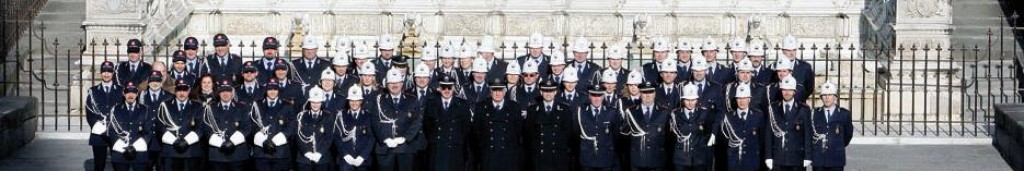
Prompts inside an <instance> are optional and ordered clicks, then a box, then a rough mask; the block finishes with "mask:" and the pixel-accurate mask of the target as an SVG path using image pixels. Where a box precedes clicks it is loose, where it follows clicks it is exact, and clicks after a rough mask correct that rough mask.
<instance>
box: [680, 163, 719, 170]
mask: <svg viewBox="0 0 1024 171" xmlns="http://www.w3.org/2000/svg"><path fill="white" fill-rule="evenodd" d="M710 170H711V167H710V165H707V164H702V165H696V166H680V165H676V171H710Z"/></svg>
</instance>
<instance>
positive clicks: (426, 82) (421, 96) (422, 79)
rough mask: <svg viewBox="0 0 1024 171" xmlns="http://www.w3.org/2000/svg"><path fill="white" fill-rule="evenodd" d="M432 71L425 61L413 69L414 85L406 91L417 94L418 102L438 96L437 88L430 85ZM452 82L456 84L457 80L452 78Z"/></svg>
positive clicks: (424, 101) (421, 102)
mask: <svg viewBox="0 0 1024 171" xmlns="http://www.w3.org/2000/svg"><path fill="white" fill-rule="evenodd" d="M430 73H431V71H430V68H429V67H427V65H426V64H423V63H420V64H419V65H416V70H415V71H413V86H412V87H409V89H408V90H406V93H408V94H412V95H415V96H416V103H419V104H425V103H426V102H427V100H429V99H431V98H434V97H437V96H438V95H437V94H438V93H439V92H438V91H437V89H435V88H434V87H431V86H430V80H431V77H430ZM443 75H444V74H443ZM439 76H440V75H439ZM442 77H443V76H442ZM452 79H454V78H452ZM452 82H453V83H452V84H454V82H455V80H452Z"/></svg>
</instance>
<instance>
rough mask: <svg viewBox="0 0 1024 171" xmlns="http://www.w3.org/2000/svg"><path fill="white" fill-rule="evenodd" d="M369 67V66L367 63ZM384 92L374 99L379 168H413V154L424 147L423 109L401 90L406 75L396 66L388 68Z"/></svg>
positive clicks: (402, 169)
mask: <svg viewBox="0 0 1024 171" xmlns="http://www.w3.org/2000/svg"><path fill="white" fill-rule="evenodd" d="M368 66H370V65H368ZM386 81H387V92H386V94H381V95H378V96H377V97H376V100H374V101H375V102H376V103H377V104H375V107H376V108H377V110H378V113H377V117H378V118H377V122H376V123H374V126H373V127H374V134H376V136H377V149H376V150H375V151H374V152H375V153H376V155H377V163H378V164H379V165H380V166H379V167H380V169H381V170H388V171H391V170H401V171H407V170H414V169H415V168H416V165H415V164H416V163H415V162H416V161H415V159H416V154H417V152H419V151H420V150H421V149H423V147H425V146H426V142H425V141H426V140H425V139H424V138H423V137H422V136H421V135H420V134H421V133H422V132H423V131H422V127H423V117H422V113H421V112H422V111H420V109H421V108H420V106H418V105H417V104H416V99H415V97H414V96H412V95H409V94H405V93H403V90H404V89H403V88H402V86H404V82H405V76H404V74H403V73H402V71H400V70H399V69H392V70H389V71H387V79H386Z"/></svg>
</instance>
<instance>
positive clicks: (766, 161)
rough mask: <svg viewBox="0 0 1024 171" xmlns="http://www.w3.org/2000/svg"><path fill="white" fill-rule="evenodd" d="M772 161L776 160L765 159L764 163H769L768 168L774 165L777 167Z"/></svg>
mask: <svg viewBox="0 0 1024 171" xmlns="http://www.w3.org/2000/svg"><path fill="white" fill-rule="evenodd" d="M772 162H775V161H774V160H772V159H768V160H764V164H765V165H768V169H772V168H773V167H775V166H773V165H772Z"/></svg>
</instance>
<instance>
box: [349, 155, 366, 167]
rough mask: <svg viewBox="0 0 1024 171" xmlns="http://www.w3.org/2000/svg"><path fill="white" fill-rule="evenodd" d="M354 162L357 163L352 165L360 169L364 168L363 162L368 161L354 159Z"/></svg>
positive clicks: (360, 158)
mask: <svg viewBox="0 0 1024 171" xmlns="http://www.w3.org/2000/svg"><path fill="white" fill-rule="evenodd" d="M352 161H353V162H355V163H353V164H352V165H353V166H356V167H359V166H363V162H364V161H366V159H363V157H356V159H354V160H352Z"/></svg>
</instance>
